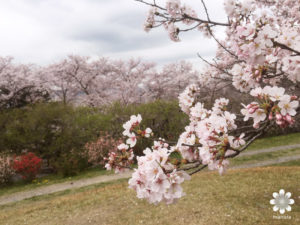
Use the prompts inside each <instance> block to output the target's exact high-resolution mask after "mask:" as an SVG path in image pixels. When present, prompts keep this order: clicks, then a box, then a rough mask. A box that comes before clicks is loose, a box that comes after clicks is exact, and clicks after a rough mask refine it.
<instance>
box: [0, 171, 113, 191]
mask: <svg viewBox="0 0 300 225" xmlns="http://www.w3.org/2000/svg"><path fill="white" fill-rule="evenodd" d="M108 174H112V172H111V171H107V170H104V169H99V168H92V169H88V170H85V171H83V172H81V173H80V174H78V175H76V176H72V177H63V176H62V175H59V174H51V175H48V176H45V177H42V178H38V179H36V180H34V181H33V182H31V183H25V182H23V181H20V182H17V183H14V184H11V185H8V186H4V187H1V188H0V196H3V195H6V194H11V193H15V192H19V191H26V190H31V189H34V188H38V187H41V186H46V185H50V184H56V183H62V182H66V181H75V180H79V179H83V178H90V177H96V176H101V175H108Z"/></svg>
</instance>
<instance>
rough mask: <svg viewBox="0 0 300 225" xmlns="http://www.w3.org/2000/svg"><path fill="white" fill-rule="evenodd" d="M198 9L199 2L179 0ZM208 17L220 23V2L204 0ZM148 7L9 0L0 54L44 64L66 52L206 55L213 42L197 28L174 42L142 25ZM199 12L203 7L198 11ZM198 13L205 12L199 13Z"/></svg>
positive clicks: (84, 0) (119, 0)
mask: <svg viewBox="0 0 300 225" xmlns="http://www.w3.org/2000/svg"><path fill="white" fill-rule="evenodd" d="M182 1H183V2H187V3H191V4H192V5H194V6H195V7H196V9H197V10H198V11H201V7H200V6H201V5H200V4H199V2H200V1H193V0H186V1H184V0H182ZM207 3H208V9H209V11H210V13H211V17H212V18H215V20H217V21H224V19H225V20H226V17H225V16H224V12H223V10H222V4H221V1H220V0H207ZM147 10H148V7H145V6H144V5H142V4H140V3H138V2H135V1H134V0H126V1H125V0H110V1H108V0H10V1H3V2H2V4H1V8H0V29H1V35H0V49H1V55H2V56H5V55H11V56H13V57H15V59H16V61H17V62H22V63H28V62H32V63H38V64H47V63H51V62H53V61H57V60H58V59H61V58H63V57H65V56H66V55H68V54H80V55H87V56H92V57H96V56H109V57H112V58H124V59H127V58H130V57H141V58H143V59H146V60H151V61H154V62H156V63H158V64H160V63H164V62H171V61H174V60H181V59H189V60H192V61H193V62H195V63H198V61H199V60H198V59H197V57H196V53H197V52H199V53H200V54H202V55H204V56H207V57H211V56H212V55H213V54H214V52H215V48H216V46H215V44H214V42H212V41H211V40H208V39H205V38H203V37H202V36H201V34H199V33H197V32H191V33H186V34H184V35H182V38H181V39H182V42H180V43H173V42H171V41H170V40H169V38H168V35H167V33H166V32H165V31H164V30H163V28H159V29H155V30H153V31H151V32H150V33H149V34H147V33H145V32H144V31H143V29H142V24H143V22H144V19H145V16H146V12H147ZM202 11H203V10H202ZM200 15H201V16H205V15H204V14H203V12H202V13H200Z"/></svg>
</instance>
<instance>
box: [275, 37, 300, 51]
mask: <svg viewBox="0 0 300 225" xmlns="http://www.w3.org/2000/svg"><path fill="white" fill-rule="evenodd" d="M273 44H274V45H275V46H278V47H280V48H282V49H286V50H289V51H291V52H294V53H296V55H300V52H299V51H297V50H295V49H292V48H290V47H289V46H286V45H284V44H282V43H279V42H277V41H274V40H273Z"/></svg>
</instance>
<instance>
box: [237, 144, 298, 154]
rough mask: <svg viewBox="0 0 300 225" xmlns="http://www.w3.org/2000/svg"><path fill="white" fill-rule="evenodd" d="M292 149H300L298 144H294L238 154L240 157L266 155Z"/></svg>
mask: <svg viewBox="0 0 300 225" xmlns="http://www.w3.org/2000/svg"><path fill="white" fill-rule="evenodd" d="M293 148H300V144H295V145H287V146H277V147H273V148H266V149H261V150H253V151H249V152H247V150H246V152H242V153H241V154H240V156H250V155H256V154H260V153H268V152H277V151H280V150H290V149H293Z"/></svg>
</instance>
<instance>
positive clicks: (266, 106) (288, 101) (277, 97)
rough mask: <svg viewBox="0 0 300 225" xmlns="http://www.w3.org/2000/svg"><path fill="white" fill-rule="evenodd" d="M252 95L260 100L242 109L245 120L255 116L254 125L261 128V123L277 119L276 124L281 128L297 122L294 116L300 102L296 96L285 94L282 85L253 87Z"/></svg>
mask: <svg viewBox="0 0 300 225" xmlns="http://www.w3.org/2000/svg"><path fill="white" fill-rule="evenodd" d="M250 95H252V96H253V97H256V98H258V100H259V102H252V103H250V104H248V105H247V106H244V108H243V109H242V110H241V113H242V114H243V115H244V120H245V121H247V120H248V119H249V118H253V127H254V128H259V126H260V123H261V122H263V121H265V120H266V119H268V120H273V119H275V121H276V124H277V125H279V126H280V127H281V128H284V127H287V126H289V125H291V124H293V123H294V122H295V120H294V118H293V116H295V115H296V113H297V112H296V109H297V108H298V105H299V102H298V101H297V100H296V99H297V97H296V96H290V95H287V94H285V89H284V88H281V87H277V86H274V87H271V86H265V87H264V88H260V87H258V88H255V89H252V90H251V92H250Z"/></svg>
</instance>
